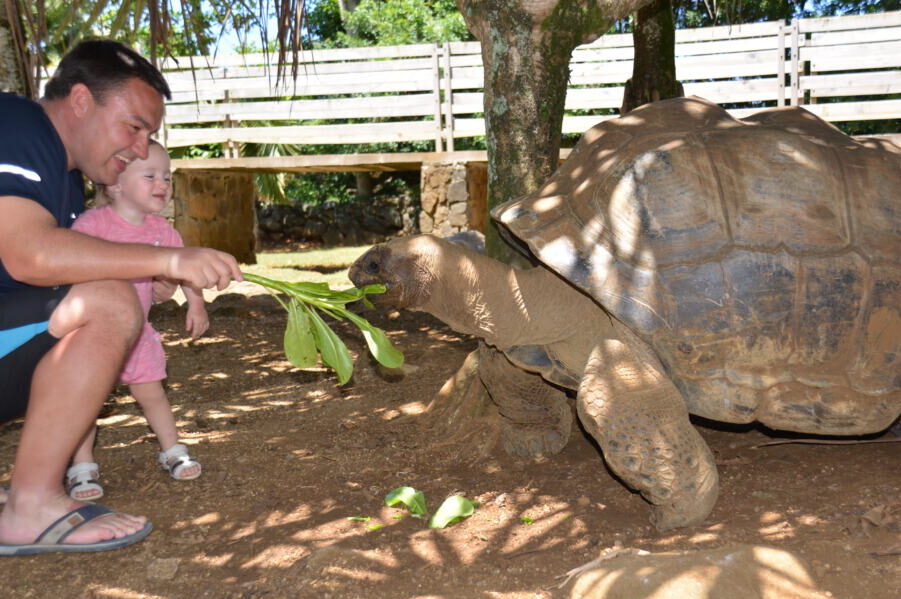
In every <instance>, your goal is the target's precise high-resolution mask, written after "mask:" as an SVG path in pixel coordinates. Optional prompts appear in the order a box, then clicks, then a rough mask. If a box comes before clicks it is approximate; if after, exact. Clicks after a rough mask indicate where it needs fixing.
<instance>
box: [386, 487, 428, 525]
mask: <svg viewBox="0 0 901 599" xmlns="http://www.w3.org/2000/svg"><path fill="white" fill-rule="evenodd" d="M398 503H403V504H404V505H406V506H407V509H409V510H410V513H411V514H412V516H413V517H414V518H423V517H425V516H427V515H428V514H429V510H428V508H427V507H426V505H425V495H423V493H422V491H417V490H416V489H414V488H413V487H398V488H396V489H394V490H393V491H391V492H390V493H388V494H387V495H385V505H387V506H388V507H393V506H395V505H397V504H398Z"/></svg>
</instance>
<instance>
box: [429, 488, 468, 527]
mask: <svg viewBox="0 0 901 599" xmlns="http://www.w3.org/2000/svg"><path fill="white" fill-rule="evenodd" d="M475 507H476V506H475V504H474V503H473V502H471V501H470V500H468V499H466V498H465V497H461V496H460V495H453V496H451V497H448V498H447V499H445V500H444V503H442V504H441V507H439V508H438V511H436V512H435V515H434V516H432V517H431V518H430V519H429V528H444V527H446V526H448V525H449V524H453V523H455V522H459V521H460V520H463V519H465V518H469V517H470V516H472V514H473V512H475Z"/></svg>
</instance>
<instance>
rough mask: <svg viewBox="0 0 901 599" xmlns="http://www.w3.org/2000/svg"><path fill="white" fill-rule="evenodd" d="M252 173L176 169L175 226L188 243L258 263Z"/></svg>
mask: <svg viewBox="0 0 901 599" xmlns="http://www.w3.org/2000/svg"><path fill="white" fill-rule="evenodd" d="M255 195H256V187H255V186H254V183H253V175H252V174H250V173H239V172H233V171H226V172H222V171H176V172H175V173H174V175H173V197H172V204H173V217H174V221H175V228H176V229H177V230H178V232H179V233H180V234H181V237H182V239H183V240H184V242H185V245H186V246H204V247H211V248H215V249H217V250H222V251H224V252H228V253H229V254H231V255H233V256H234V257H235V258H237V259H238V261H239V262H243V263H245V264H255V263H256V235H255V230H256V222H255V217H254V210H253V198H254V196H255Z"/></svg>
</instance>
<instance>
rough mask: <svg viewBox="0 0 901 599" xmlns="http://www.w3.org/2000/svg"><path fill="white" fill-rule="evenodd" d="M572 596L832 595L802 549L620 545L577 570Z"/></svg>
mask: <svg viewBox="0 0 901 599" xmlns="http://www.w3.org/2000/svg"><path fill="white" fill-rule="evenodd" d="M574 572H575V574H574V576H573V579H574V582H572V583H571V590H570V591H569V594H568V595H566V596H567V597H569V599H830V598H831V594H829V593H827V592H825V591H823V590H821V589H819V588H818V587H817V585H816V583H815V582H814V581H813V578H812V576H811V574H810V571H809V567H808V566H807V565H806V564H805V563H804V561H803V560H802V559H801V558H800V557H798V556H797V555H795V554H793V553H791V552H789V551H785V550H782V549H777V548H775V547H766V546H762V545H733V546H730V547H724V548H720V549H711V550H706V551H692V552H679V553H677V552H672V553H650V554H643V555H640V554H637V553H634V552H633V553H628V550H618V551H614V552H613V553H612V557H610V558H601V559H599V560H596V561H595V562H591V563H590V564H586V565H585V566H583V567H581V568H577V569H576V571H574Z"/></svg>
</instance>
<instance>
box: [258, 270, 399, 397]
mask: <svg viewBox="0 0 901 599" xmlns="http://www.w3.org/2000/svg"><path fill="white" fill-rule="evenodd" d="M244 280H245V281H250V282H251V283H256V284H257V285H262V286H263V287H265V288H266V289H267V290H269V291H270V292H271V293H273V295H274V296H275V298H276V299H277V300H278V302H279V303H280V304H281V305H282V307H283V308H284V309H285V311H286V312H287V313H288V323H287V326H286V327H285V355H286V356H287V358H288V360H289V361H290V362H291V364H293V365H294V366H296V367H297V368H310V367H311V366H315V365H316V363H317V362H318V361H319V359H321V360H322V363H323V364H325V365H326V366H329V367H331V368H333V369H334V370H335V374H337V375H338V384H340V385H343V384H344V383H346V382H347V381H348V380H350V376H351V375H352V374H353V369H354V365H353V360H352V359H351V356H350V352H349V351H348V350H347V346H346V345H345V344H344V342H343V341H341V339H340V338H339V337H338V335H336V334H335V332H334V331H333V330H332V329H331V328H329V326H328V325H327V324H326V322H325V321H324V320H323V319H322V316H320V315H319V311H321V312H324V313H325V314H328V315H329V316H331V317H332V318H334V319H336V320H343V319H345V318H346V319H347V320H349V321H350V322H352V323H354V324H355V325H356V326H357V327H358V328H359V329H360V331H361V332H362V333H363V338H364V339H365V340H366V345H367V347H368V348H369V351H370V352H371V353H372V355H373V357H375V359H376V360H378V362H379V363H380V364H382V365H383V366H385V367H387V368H399V367H400V366H401V365H403V363H404V355H403V354H402V353H401V352H400V351H398V350H397V348H395V347H394V346H393V345H392V344H391V341H390V340H389V339H388V336H387V335H385V332H384V331H383V330H381V329H379V328H378V327H375V326H373V325H372V324H370V323H369V321H367V320H366V319H365V318H363V317H362V316H359V315H357V314H354V313H353V312H351V311H350V310H348V309H347V304H350V303H352V302H357V301H363V302H365V303H366V304H369V300H367V299H366V296H367V295H370V294H374V293H384V292H385V286H384V285H379V284H376V285H367V286H366V287H362V288H353V289H347V290H344V291H337V290H332V289H329V286H328V284H326V283H307V282H298V283H286V282H284V281H276V280H274V279H269V278H267V277H263V276H260V275H255V274H251V273H244ZM278 293H282V294H284V295H286V296H288V297H287V301H286V300H285V299H282V297H280V296H279V295H278Z"/></svg>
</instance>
